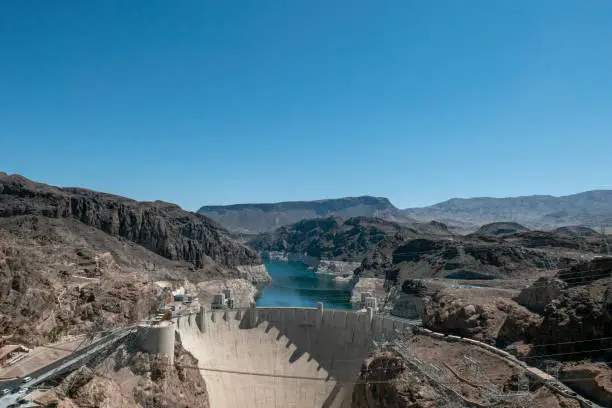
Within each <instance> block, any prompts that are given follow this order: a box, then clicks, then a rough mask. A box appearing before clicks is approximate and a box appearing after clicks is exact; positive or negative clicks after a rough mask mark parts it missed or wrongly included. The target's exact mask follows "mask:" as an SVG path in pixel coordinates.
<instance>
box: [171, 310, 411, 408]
mask: <svg viewBox="0 0 612 408" xmlns="http://www.w3.org/2000/svg"><path fill="white" fill-rule="evenodd" d="M175 321H176V329H177V332H178V334H179V336H180V338H181V342H182V344H183V347H185V349H186V350H187V351H189V352H190V353H192V354H193V355H194V356H195V357H196V358H197V359H198V361H199V367H200V368H201V373H202V376H203V377H204V379H205V380H206V387H207V390H208V393H209V397H210V403H211V407H212V408H230V407H240V406H249V407H255V408H257V407H262V408H263V407H265V408H273V407H279V408H287V407H292V408H322V407H325V408H337V407H349V406H350V402H351V396H352V391H353V384H354V381H355V380H356V379H357V378H358V376H359V372H360V368H361V364H362V363H363V360H364V359H365V358H367V356H368V353H369V352H370V351H372V350H373V348H374V347H375V343H374V342H375V341H377V342H380V341H384V340H392V339H393V338H395V337H396V336H397V335H398V334H399V333H401V332H403V331H404V330H405V329H407V328H408V327H409V326H410V324H409V322H408V321H406V320H403V319H397V318H392V317H382V316H376V315H374V314H373V311H372V309H370V310H369V311H368V312H365V313H364V312H357V311H345V310H333V309H332V310H324V308H323V305H322V304H320V303H319V304H318V305H317V308H316V309H315V308H255V307H253V308H250V309H238V310H212V311H205V310H204V308H203V307H202V308H200V312H199V313H197V314H192V315H183V316H179V317H177V318H176V319H175Z"/></svg>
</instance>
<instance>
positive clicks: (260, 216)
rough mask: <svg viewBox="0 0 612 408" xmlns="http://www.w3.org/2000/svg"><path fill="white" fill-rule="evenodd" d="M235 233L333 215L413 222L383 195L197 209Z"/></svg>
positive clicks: (264, 230) (273, 227) (259, 230)
mask: <svg viewBox="0 0 612 408" xmlns="http://www.w3.org/2000/svg"><path fill="white" fill-rule="evenodd" d="M198 213H199V214H203V215H206V216H207V217H210V218H212V219H213V220H215V221H217V222H218V223H219V224H221V225H222V226H223V227H225V228H227V229H228V230H229V231H231V232H232V233H238V234H240V233H242V234H257V233H261V232H270V231H273V230H275V229H277V228H279V227H282V226H284V225H289V224H293V223H295V222H298V221H301V220H304V219H311V218H325V217H330V216H339V217H359V216H364V217H378V218H384V219H386V220H388V221H394V222H410V221H414V220H412V219H411V218H410V217H407V216H406V215H404V214H403V213H402V212H401V211H400V210H398V209H397V208H396V207H395V206H394V205H393V204H391V202H390V201H389V200H388V199H386V198H382V197H371V196H362V197H345V198H338V199H329V200H318V201H288V202H280V203H273V204H236V205H226V206H223V205H221V206H204V207H202V208H200V209H199V210H198Z"/></svg>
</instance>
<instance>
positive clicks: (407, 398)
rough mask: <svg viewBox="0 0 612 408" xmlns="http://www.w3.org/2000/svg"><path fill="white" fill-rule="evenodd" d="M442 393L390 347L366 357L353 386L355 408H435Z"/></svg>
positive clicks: (353, 405)
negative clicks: (356, 382) (413, 370)
mask: <svg viewBox="0 0 612 408" xmlns="http://www.w3.org/2000/svg"><path fill="white" fill-rule="evenodd" d="M439 398H440V395H439V394H438V393H437V392H436V390H435V389H434V388H433V387H431V386H430V385H429V384H428V382H427V381H426V380H425V379H424V378H423V377H422V376H421V375H418V374H417V373H413V372H410V370H408V369H407V367H406V365H405V362H404V360H403V359H402V358H401V357H399V356H397V355H395V354H394V353H393V352H390V351H383V352H380V353H377V354H375V355H374V356H373V357H371V358H369V359H367V360H366V361H365V362H364V364H363V367H362V369H361V376H360V377H359V382H358V384H357V385H355V388H354V390H353V403H352V405H351V407H352V408H370V407H380V408H403V407H414V408H434V407H437V406H438V405H436V401H437V400H438V399H439Z"/></svg>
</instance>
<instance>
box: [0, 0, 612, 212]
mask: <svg viewBox="0 0 612 408" xmlns="http://www.w3.org/2000/svg"><path fill="white" fill-rule="evenodd" d="M611 21H612V1H610V0H588V1H583V0H575V1H567V0H537V1H534V0H499V1H491V0H470V1H463V0H454V1H445V0H439V1H431V0H419V1H411V0H398V1H374V0H372V1H360V0H346V1H345V0H342V1H341V0H320V1H319V0H308V1H306V0H304V1H303V0H295V1H285V0H277V1H272V0H270V1H268V0H250V1H238V0H237V1H204V0H182V1H155V0H133V1H123V0H104V1H81V0H79V1H76V0H75V1H68V0H59V1H39V0H38V1H30V0H8V1H3V2H2V3H1V4H0V38H1V40H0V170H2V171H6V172H8V173H20V174H23V175H25V176H26V177H29V178H32V179H35V180H37V181H42V182H46V183H50V184H54V185H60V186H83V187H88V188H92V189H96V190H102V191H107V192H112V193H116V194H121V195H126V196H130V197H133V198H136V199H141V200H154V199H161V200H165V201H171V202H176V203H178V204H179V205H181V206H183V207H184V208H187V209H191V210H194V209H197V208H198V207H199V206H200V205H203V204H229V203H239V202H272V201H280V200H301V199H320V198H325V197H340V196H349V195H362V194H371V195H377V196H386V197H389V198H390V199H391V200H392V202H393V203H395V204H396V205H397V206H399V207H402V208H403V207H409V206H418V205H427V204H432V203H434V202H437V201H442V200H445V199H447V198H450V197H454V196H461V197H469V196H483V195H485V196H505V195H523V194H534V193H542V194H555V195H560V194H568V193H573V192H578V191H582V190H587V189H595V188H611V187H612V173H611V170H610V169H611V168H612V167H611V166H612V45H611V44H612V24H611Z"/></svg>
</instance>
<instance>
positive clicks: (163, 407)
mask: <svg viewBox="0 0 612 408" xmlns="http://www.w3.org/2000/svg"><path fill="white" fill-rule="evenodd" d="M174 361H175V362H174V364H172V365H170V364H168V360H167V358H166V357H165V356H159V355H149V354H147V353H142V352H139V351H137V350H132V349H131V348H130V347H129V346H126V345H121V346H119V348H118V349H117V350H116V351H114V352H113V353H112V354H111V355H110V356H108V357H106V358H105V359H103V360H102V361H99V362H98V363H97V364H92V365H91V366H90V367H85V366H84V367H82V368H81V369H79V370H77V371H75V372H73V373H72V374H70V375H69V376H68V377H67V378H65V379H64V381H62V383H60V384H59V386H58V387H56V388H55V389H54V390H53V391H52V392H50V393H49V394H50V395H47V396H45V399H46V400H48V401H57V402H58V405H59V406H60V407H66V408H68V407H69V408H90V407H108V408H111V407H125V408H144V407H146V408H175V407H176V408H179V407H181V408H196V407H197V408H208V407H209V406H210V405H209V402H208V393H207V391H206V384H205V382H204V379H203V378H202V376H201V375H200V372H199V370H198V368H197V366H198V360H196V359H195V358H194V357H193V356H192V355H191V354H190V353H188V352H187V351H185V350H184V349H183V348H182V347H181V345H180V344H177V345H176V346H175V353H174Z"/></svg>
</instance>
